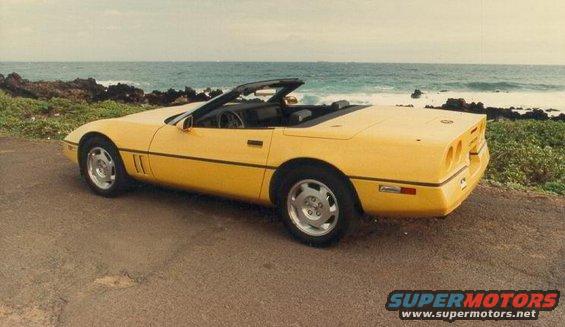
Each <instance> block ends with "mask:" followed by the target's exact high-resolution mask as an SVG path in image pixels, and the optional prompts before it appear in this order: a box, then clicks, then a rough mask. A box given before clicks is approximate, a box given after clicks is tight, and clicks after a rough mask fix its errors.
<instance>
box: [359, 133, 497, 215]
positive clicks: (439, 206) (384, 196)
mask: <svg viewBox="0 0 565 327" xmlns="http://www.w3.org/2000/svg"><path fill="white" fill-rule="evenodd" d="M469 158H470V160H469V165H468V166H466V167H464V168H463V169H461V170H460V171H458V172H457V173H456V174H455V175H454V176H452V177H451V178H450V179H448V180H447V181H445V182H443V183H441V184H438V185H433V186H427V185H415V184H411V183H406V184H403V183H391V182H382V181H378V180H362V179H354V178H353V179H351V182H352V183H353V186H354V187H355V189H356V191H357V195H358V196H359V200H360V201H361V206H362V207H363V210H364V211H365V213H367V214H369V215H375V216H385V217H442V216H446V215H448V214H449V213H451V212H452V211H453V210H455V209H456V208H457V207H459V206H460V205H461V203H462V202H463V201H464V200H465V199H466V198H467V197H468V196H469V194H471V192H472V191H473V190H474V189H475V187H476V186H477V185H478V183H479V181H480V180H481V177H482V176H483V175H484V173H485V170H486V168H487V165H488V162H489V159H490V156H489V150H488V147H487V146H486V143H485V144H484V146H483V147H482V148H481V149H480V150H479V151H478V153H475V154H471V155H470V156H469ZM420 184H424V183H420ZM381 185H394V186H399V187H407V188H415V189H416V194H415V195H410V194H399V193H384V192H380V191H379V187H380V186H381Z"/></svg>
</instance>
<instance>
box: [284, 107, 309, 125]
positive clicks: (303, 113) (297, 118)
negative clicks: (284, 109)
mask: <svg viewBox="0 0 565 327" xmlns="http://www.w3.org/2000/svg"><path fill="white" fill-rule="evenodd" d="M310 117H312V111H310V110H308V109H302V110H300V111H296V112H293V113H292V114H291V115H290V117H289V118H288V123H289V125H291V126H292V125H296V124H300V123H301V122H303V121H304V120H306V119H307V118H310Z"/></svg>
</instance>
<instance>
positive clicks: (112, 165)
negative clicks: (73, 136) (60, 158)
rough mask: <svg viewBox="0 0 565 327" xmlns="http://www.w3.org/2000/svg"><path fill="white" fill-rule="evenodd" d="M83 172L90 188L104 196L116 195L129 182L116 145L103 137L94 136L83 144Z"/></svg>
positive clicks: (81, 153) (81, 161)
mask: <svg viewBox="0 0 565 327" xmlns="http://www.w3.org/2000/svg"><path fill="white" fill-rule="evenodd" d="M80 155H81V160H80V163H81V167H80V168H81V172H82V175H83V176H84V178H85V179H86V182H87V184H88V186H89V187H90V189H92V190H93V191H94V192H95V193H97V194H100V195H102V196H107V197H111V196H115V195H118V194H119V193H121V192H122V191H124V190H125V189H126V187H127V185H128V184H129V178H128V176H127V173H126V171H125V168H124V165H123V163H122V160H121V157H120V155H119V153H118V150H117V149H116V147H115V146H114V145H113V144H112V143H111V142H109V141H108V140H107V139H105V138H103V137H98V136H95V137H92V138H90V139H88V140H86V141H85V142H84V144H83V145H82V146H81V152H80Z"/></svg>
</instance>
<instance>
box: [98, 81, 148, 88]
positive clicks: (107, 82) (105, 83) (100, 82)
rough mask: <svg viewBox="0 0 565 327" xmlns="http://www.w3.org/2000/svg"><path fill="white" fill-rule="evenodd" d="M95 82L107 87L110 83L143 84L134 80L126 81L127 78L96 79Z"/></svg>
mask: <svg viewBox="0 0 565 327" xmlns="http://www.w3.org/2000/svg"><path fill="white" fill-rule="evenodd" d="M96 83H98V84H102V85H104V86H106V87H108V86H110V85H116V84H127V85H133V86H137V87H140V86H142V85H143V84H142V83H138V82H134V81H128V80H105V81H96Z"/></svg>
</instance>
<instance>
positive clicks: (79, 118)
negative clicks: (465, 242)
mask: <svg viewBox="0 0 565 327" xmlns="http://www.w3.org/2000/svg"><path fill="white" fill-rule="evenodd" d="M147 109H151V107H149V106H139V105H128V104H122V103H118V102H114V101H105V102H97V103H86V102H73V101H70V100H66V99H52V100H49V101H44V100H33V99H25V98H13V97H11V96H9V95H6V94H5V93H2V92H1V91H0V133H1V134H4V135H14V136H21V137H29V138H50V139H62V138H63V137H64V136H65V135H66V134H67V133H69V132H70V131H72V130H73V129H75V128H76V127H78V126H80V125H82V124H84V123H86V122H89V121H93V120H97V119H104V118H112V117H119V116H124V115H128V114H132V113H136V112H140V111H143V110H147ZM487 126H488V130H487V139H488V142H489V148H490V151H491V163H490V165H489V168H488V171H487V173H486V180H487V181H488V182H489V183H491V184H494V185H500V186H507V187H511V188H520V189H534V190H538V191H544V192H550V193H557V194H561V195H563V194H565V123H563V122H558V121H535V120H523V121H502V122H489V124H488V125H487Z"/></svg>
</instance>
